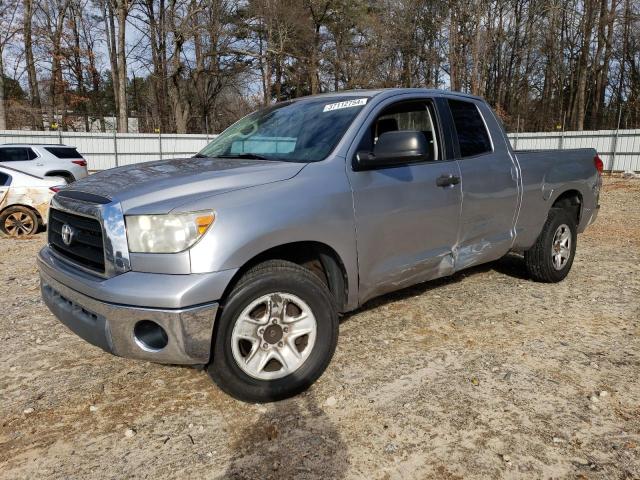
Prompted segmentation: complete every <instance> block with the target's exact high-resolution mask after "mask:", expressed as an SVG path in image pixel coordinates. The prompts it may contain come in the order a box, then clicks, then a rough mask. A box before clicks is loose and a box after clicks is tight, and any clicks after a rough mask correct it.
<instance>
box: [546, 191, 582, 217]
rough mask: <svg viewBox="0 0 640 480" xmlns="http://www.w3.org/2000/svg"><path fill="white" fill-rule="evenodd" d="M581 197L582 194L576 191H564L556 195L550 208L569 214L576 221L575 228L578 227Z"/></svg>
mask: <svg viewBox="0 0 640 480" xmlns="http://www.w3.org/2000/svg"><path fill="white" fill-rule="evenodd" d="M582 206H583V197H582V193H581V192H580V191H579V190H576V189H570V190H565V191H564V192H562V193H560V194H558V195H557V196H556V197H555V199H554V200H553V203H552V204H551V208H563V209H565V210H567V211H568V212H569V214H570V215H573V217H574V218H575V220H576V226H577V225H580V216H581V215H582Z"/></svg>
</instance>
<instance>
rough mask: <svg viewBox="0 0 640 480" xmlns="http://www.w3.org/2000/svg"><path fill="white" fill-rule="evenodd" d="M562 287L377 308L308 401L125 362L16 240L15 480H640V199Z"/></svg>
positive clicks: (2, 398)
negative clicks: (69, 314)
mask: <svg viewBox="0 0 640 480" xmlns="http://www.w3.org/2000/svg"><path fill="white" fill-rule="evenodd" d="M602 205H603V206H602V209H601V214H600V218H599V219H598V222H597V223H596V224H595V225H594V226H593V227H591V228H590V229H589V230H588V231H587V233H586V234H584V235H582V236H581V237H580V238H579V242H578V252H577V256H576V261H575V263H574V265H573V270H572V272H571V274H570V275H569V277H568V278H567V280H565V281H564V282H562V283H560V284H557V285H545V284H538V283H533V282H531V281H529V280H528V279H527V278H526V276H525V275H524V274H523V269H522V264H521V260H520V259H519V258H518V257H515V256H510V257H506V258H504V259H502V260H501V261H499V262H496V263H493V264H490V265H486V266H482V267H479V268H475V269H472V270H469V271H466V272H462V273H460V274H457V275H455V276H453V277H451V278H448V279H443V280H439V281H435V282H431V283H428V284H424V285H420V286H417V287H413V288H410V289H408V290H404V291H402V292H399V293H396V294H392V295H387V296H385V297H382V298H379V299H376V300H374V301H372V302H370V303H369V304H368V305H366V306H365V307H364V308H362V309H360V310H359V311H357V312H355V313H353V314H351V315H349V316H348V317H347V318H345V319H344V321H343V322H342V324H341V332H340V342H339V346H338V350H337V353H336V355H335V357H334V359H333V362H332V363H331V365H330V367H329V369H328V370H327V372H326V373H325V374H324V375H323V376H322V378H321V379H320V380H319V382H318V383H317V384H316V385H314V386H313V388H311V390H309V391H308V392H306V393H305V394H303V395H301V396H298V397H297V398H294V399H291V400H287V401H284V402H279V403H276V404H270V405H265V406H257V405H251V404H243V403H241V402H238V401H235V400H233V399H232V398H229V397H228V396H226V395H225V394H223V393H222V392H221V391H220V390H219V389H218V388H216V387H215V385H213V384H212V383H211V382H210V380H209V378H208V377H207V375H206V373H205V372H203V371H200V370H197V369H193V368H182V367H174V366H163V365H155V364H151V363H145V362H136V361H131V360H127V359H122V358H117V357H113V356H110V355H108V354H106V353H103V352H102V351H101V350H99V349H97V348H95V347H92V346H91V345H89V344H87V343H85V342H83V341H82V340H80V339H79V338H77V337H76V336H74V335H73V334H71V333H70V332H69V331H67V330H66V328H65V327H64V326H62V325H61V324H59V323H58V322H57V321H56V320H55V318H54V317H53V316H52V315H51V314H50V313H49V312H48V310H47V309H46V307H45V306H44V305H43V303H42V302H41V300H40V296H39V287H38V278H37V272H36V267H35V262H34V257H35V255H36V252H37V251H38V249H39V248H40V247H41V246H42V245H43V243H44V241H45V235H44V234H39V235H37V236H36V237H34V238H32V239H29V240H24V241H14V240H9V239H6V238H4V239H0V286H1V290H0V294H1V296H2V299H3V314H2V316H1V317H0V342H1V345H2V348H1V349H0V361H1V366H2V368H1V369H0V425H1V426H0V477H1V478H12V479H14V478H29V479H33V478H100V479H102V478H123V477H134V476H135V477H142V478H144V477H150V478H158V477H160V478H187V477H192V478H247V479H254V478H278V479H280V478H294V477H295V478H302V479H304V478H323V479H328V478H362V479H395V478H440V479H442V478H452V479H453V478H487V477H490V478H588V479H592V478H594V479H595V478H636V479H637V478H640V382H639V380H640V340H639V334H640V328H639V327H640V181H633V180H620V179H617V180H615V179H614V180H611V179H608V180H607V181H606V187H605V190H604V193H603V197H602Z"/></svg>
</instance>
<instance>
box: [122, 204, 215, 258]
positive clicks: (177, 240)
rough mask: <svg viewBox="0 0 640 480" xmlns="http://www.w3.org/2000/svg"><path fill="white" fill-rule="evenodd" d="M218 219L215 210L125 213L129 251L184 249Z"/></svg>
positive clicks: (170, 251) (165, 251) (166, 251)
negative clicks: (166, 213)
mask: <svg viewBox="0 0 640 480" xmlns="http://www.w3.org/2000/svg"><path fill="white" fill-rule="evenodd" d="M215 218H216V217H215V214H214V213H213V212H194V213H179V214H175V215H173V214H169V215H131V216H126V217H125V220H126V223H127V241H128V243H129V251H130V252H133V253H178V252H182V251H184V250H186V249H188V248H189V247H191V246H192V245H193V244H194V243H196V242H197V241H198V240H199V239H200V237H202V235H204V234H205V232H206V231H207V230H208V229H209V227H210V226H211V225H213V222H214V220H215Z"/></svg>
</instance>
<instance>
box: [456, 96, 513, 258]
mask: <svg viewBox="0 0 640 480" xmlns="http://www.w3.org/2000/svg"><path fill="white" fill-rule="evenodd" d="M447 104H448V106H449V111H450V114H451V119H452V122H453V125H454V132H455V133H454V139H455V140H456V142H455V143H456V147H457V155H458V158H459V162H458V163H459V165H460V173H461V176H462V212H461V218H460V235H459V237H458V242H457V245H456V248H455V252H454V256H455V258H456V266H455V268H456V270H460V269H463V268H466V267H469V266H471V265H476V264H480V263H484V262H489V261H491V260H495V259H498V258H500V257H502V256H503V255H504V254H505V253H507V252H508V251H509V249H510V248H511V245H512V243H513V239H514V237H515V221H516V215H517V209H518V175H519V172H518V170H517V168H516V165H515V162H514V161H513V159H512V158H511V153H510V151H509V149H508V147H507V145H506V143H505V135H504V133H503V131H502V128H500V126H499V124H498V122H497V121H496V119H495V117H494V116H493V112H492V111H491V109H490V108H489V107H488V106H487V104H486V103H484V102H482V101H479V100H475V99H471V98H464V99H461V98H455V99H454V98H448V99H447Z"/></svg>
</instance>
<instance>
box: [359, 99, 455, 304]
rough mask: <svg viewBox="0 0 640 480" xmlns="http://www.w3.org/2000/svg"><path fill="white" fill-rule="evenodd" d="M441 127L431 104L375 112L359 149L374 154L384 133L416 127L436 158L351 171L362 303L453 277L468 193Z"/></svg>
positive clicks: (425, 101) (404, 103)
mask: <svg viewBox="0 0 640 480" xmlns="http://www.w3.org/2000/svg"><path fill="white" fill-rule="evenodd" d="M439 125H440V124H439V120H438V114H437V111H436V109H435V108H434V104H433V102H432V101H431V100H430V99H427V98H424V99H420V100H413V99H412V100H409V101H401V102H395V103H391V104H389V105H386V106H382V107H380V108H379V109H378V110H377V113H374V114H373V119H372V121H371V122H370V125H369V126H368V127H367V129H366V131H365V132H364V134H363V136H362V138H361V139H360V141H359V144H358V151H362V150H365V151H371V150H372V149H373V146H374V145H375V142H376V141H377V138H378V137H379V136H380V135H381V134H382V133H384V132H387V131H391V130H414V131H421V132H422V133H423V134H424V135H425V137H426V138H427V141H428V142H429V145H430V150H431V151H430V154H429V158H425V159H424V160H423V161H420V162H416V163H412V164H408V165H399V166H394V167H387V168H380V169H376V170H367V171H353V169H352V168H351V165H348V166H347V170H348V173H349V179H350V182H351V187H352V190H353V200H354V209H355V218H356V229H357V246H358V268H359V272H360V286H359V292H360V295H359V297H360V301H361V302H363V301H365V300H367V299H369V298H372V297H374V296H377V295H380V294H383V293H385V292H388V291H392V290H397V289H399V288H402V287H405V286H409V285H412V284H415V283H418V282H422V281H425V280H429V279H431V278H436V277H441V276H444V275H448V274H450V273H452V272H453V268H454V263H453V257H452V247H453V245H454V243H455V241H456V238H457V234H458V217H459V214H460V204H461V194H460V184H459V183H455V182H451V183H448V182H447V181H446V179H449V178H453V179H459V177H460V172H459V171H458V164H457V162H456V161H455V160H453V159H449V158H448V155H447V153H446V152H445V148H443V143H442V138H443V134H442V129H441V128H439ZM443 179H444V180H445V181H443ZM439 184H440V185H439Z"/></svg>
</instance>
